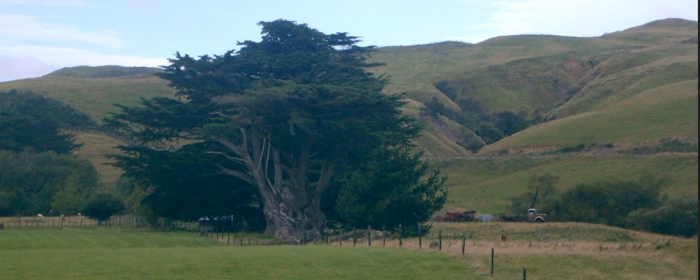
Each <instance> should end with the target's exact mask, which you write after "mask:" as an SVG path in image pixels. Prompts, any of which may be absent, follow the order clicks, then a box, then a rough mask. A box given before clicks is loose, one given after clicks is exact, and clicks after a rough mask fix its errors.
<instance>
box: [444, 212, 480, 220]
mask: <svg viewBox="0 0 700 280" xmlns="http://www.w3.org/2000/svg"><path fill="white" fill-rule="evenodd" d="M476 220H477V219H476V211H474V210H471V211H464V212H445V215H437V216H436V217H435V221H436V222H474V221H476Z"/></svg>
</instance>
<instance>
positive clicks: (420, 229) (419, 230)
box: [418, 224, 423, 249]
mask: <svg viewBox="0 0 700 280" xmlns="http://www.w3.org/2000/svg"><path fill="white" fill-rule="evenodd" d="M422 228H423V227H422V226H421V225H420V224H418V249H423V236H422V234H421V232H422Z"/></svg>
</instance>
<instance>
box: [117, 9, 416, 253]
mask: <svg viewBox="0 0 700 280" xmlns="http://www.w3.org/2000/svg"><path fill="white" fill-rule="evenodd" d="M260 25H261V26H262V34H263V37H262V40H261V41H260V42H252V41H244V42H242V43H240V44H239V45H240V50H238V51H229V52H227V53H225V54H224V55H221V56H214V57H210V56H202V57H199V58H193V57H190V56H189V55H184V56H183V55H180V54H177V55H176V58H175V59H171V60H170V63H171V64H170V65H169V66H167V67H166V68H165V72H163V73H161V74H159V76H160V77H162V78H163V79H166V80H167V81H168V82H169V83H170V85H171V86H172V87H173V88H175V89H176V90H177V94H178V95H179V97H180V98H182V99H185V100H184V101H180V100H172V99H154V100H144V101H143V104H144V106H143V107H141V108H126V107H122V108H121V109H122V113H120V114H116V115H114V117H113V118H112V119H111V120H108V121H107V122H108V123H109V125H110V126H112V127H114V128H116V129H117V130H119V131H121V132H123V133H125V134H126V135H128V136H130V137H132V138H134V139H135V140H137V142H140V143H144V144H150V145H159V144H160V143H162V142H163V141H164V140H176V139H179V138H191V139H196V140H197V141H200V142H204V144H205V145H206V147H207V148H206V153H208V154H209V155H215V156H216V160H215V162H216V163H218V164H216V168H215V169H212V170H215V171H217V172H222V173H224V174H226V175H229V176H233V177H236V178H237V179H238V180H240V181H241V182H245V183H248V184H250V185H253V186H255V188H256V190H257V195H259V200H257V201H262V204H263V205H264V207H263V211H264V212H265V217H266V219H267V232H268V233H271V234H275V235H276V236H277V237H278V238H282V239H287V240H294V241H296V242H303V241H305V240H302V239H309V238H315V237H314V234H315V233H320V231H321V230H322V229H323V227H324V226H325V217H324V215H323V213H321V211H320V204H321V201H320V200H321V198H322V197H324V194H325V193H326V191H327V190H328V188H329V182H330V180H331V179H332V178H333V176H334V174H335V172H336V167H339V166H341V165H345V166H355V167H356V166H358V164H361V163H363V162H366V161H369V160H372V157H371V156H372V151H375V150H376V149H379V148H385V147H390V146H397V145H404V144H407V143H409V142H410V140H411V139H412V138H414V137H416V136H417V135H418V132H419V128H418V126H417V125H416V124H415V123H414V122H413V121H412V120H410V119H407V118H406V117H404V116H403V115H402V113H401V110H400V107H401V106H402V105H403V104H404V102H403V101H402V100H401V98H402V97H401V96H399V95H387V94H384V93H383V92H382V90H383V88H384V86H385V85H386V84H387V81H388V80H387V79H386V77H375V76H374V75H373V74H371V73H369V72H367V71H366V68H368V67H372V66H376V65H377V64H370V63H367V62H366V58H367V55H368V53H369V52H370V51H371V50H372V49H373V48H372V47H359V46H357V45H356V44H357V43H358V42H359V40H358V38H357V37H352V36H348V35H347V34H346V33H336V34H331V35H327V34H323V33H321V32H319V31H318V30H315V29H311V28H309V27H308V26H306V25H304V24H296V23H294V22H291V21H286V20H277V21H274V22H261V23H260ZM140 153H141V152H140ZM130 157H134V155H130ZM184 174H188V173H184ZM188 176H194V175H188ZM257 201H256V202H257Z"/></svg>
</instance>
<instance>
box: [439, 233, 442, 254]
mask: <svg viewBox="0 0 700 280" xmlns="http://www.w3.org/2000/svg"><path fill="white" fill-rule="evenodd" d="M438 243H439V247H438V248H439V249H440V251H442V230H440V232H439V233H438Z"/></svg>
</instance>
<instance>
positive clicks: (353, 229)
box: [352, 227, 357, 246]
mask: <svg viewBox="0 0 700 280" xmlns="http://www.w3.org/2000/svg"><path fill="white" fill-rule="evenodd" d="M352 246H357V237H356V236H355V227H353V228H352Z"/></svg>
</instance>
